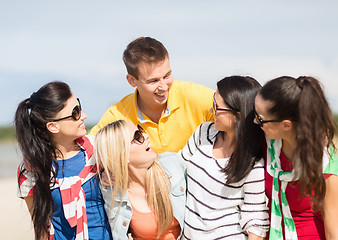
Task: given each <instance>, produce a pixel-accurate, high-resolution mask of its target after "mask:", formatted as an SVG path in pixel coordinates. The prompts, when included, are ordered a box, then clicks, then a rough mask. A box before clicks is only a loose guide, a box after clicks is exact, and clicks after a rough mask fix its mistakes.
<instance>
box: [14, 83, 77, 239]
mask: <svg viewBox="0 0 338 240" xmlns="http://www.w3.org/2000/svg"><path fill="white" fill-rule="evenodd" d="M71 96H72V92H71V90H70V88H69V86H68V85H67V84H66V83H64V82H59V81H55V82H50V83H47V84H45V85H44V86H42V87H41V88H40V89H39V90H38V91H37V92H34V93H33V94H32V95H31V96H30V97H29V98H27V99H25V100H23V101H22V102H21V103H20V104H19V106H18V108H17V110H16V113H15V121H14V123H15V130H16V138H17V140H18V143H19V147H20V149H21V151H22V154H23V156H24V162H25V164H24V165H25V166H22V167H21V172H20V174H19V178H20V177H21V175H22V174H23V173H24V172H25V171H27V170H29V171H30V172H32V174H33V176H34V180H35V185H34V190H33V214H32V220H33V224H34V232H35V238H36V239H41V237H42V236H48V235H49V230H48V225H47V222H48V220H49V219H51V218H52V213H53V204H54V203H53V199H52V195H51V191H50V183H51V181H52V183H53V181H55V178H56V173H57V171H58V164H57V161H54V160H53V159H56V157H57V156H59V155H62V154H61V152H60V151H59V150H58V149H57V148H56V146H55V144H54V143H53V141H52V138H51V133H50V132H49V131H48V129H47V127H46V124H47V123H48V122H49V121H51V120H52V119H54V118H55V116H56V115H57V114H58V113H59V112H60V111H61V110H62V109H63V108H64V107H65V104H66V102H67V100H68V99H69V98H70V97H71ZM53 161H54V164H55V171H54V169H53V168H52V164H53ZM24 167H25V168H24Z"/></svg>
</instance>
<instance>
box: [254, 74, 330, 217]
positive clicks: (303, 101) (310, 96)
mask: <svg viewBox="0 0 338 240" xmlns="http://www.w3.org/2000/svg"><path fill="white" fill-rule="evenodd" d="M259 94H260V95H261V96H262V98H263V99H264V100H267V101H270V102H271V103H273V106H272V107H271V108H270V109H269V113H270V114H271V115H274V116H275V117H276V118H277V119H280V120H291V121H293V122H294V124H295V126H296V146H295V151H294V153H293V159H294V162H293V166H294V169H295V171H296V173H297V174H298V175H299V176H300V179H299V184H300V187H301V192H302V193H303V194H304V196H306V195H309V196H310V198H311V203H312V207H313V208H314V209H315V210H319V211H322V210H323V201H324V196H325V190H326V187H325V179H324V176H323V169H322V166H323V151H324V147H329V146H332V147H333V148H334V149H335V145H334V143H333V137H334V132H335V128H336V124H335V121H334V119H333V115H332V112H331V110H330V107H329V104H328V103H327V101H326V98H325V96H324V92H323V89H322V87H321V85H320V83H319V81H318V80H316V79H315V78H313V77H299V78H297V79H295V78H292V77H288V76H284V77H279V78H276V79H274V80H271V81H269V82H267V83H266V84H265V85H264V86H263V88H262V89H261V91H260V92H259Z"/></svg>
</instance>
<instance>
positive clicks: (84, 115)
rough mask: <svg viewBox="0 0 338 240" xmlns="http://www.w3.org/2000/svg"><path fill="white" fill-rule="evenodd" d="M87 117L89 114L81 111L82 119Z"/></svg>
mask: <svg viewBox="0 0 338 240" xmlns="http://www.w3.org/2000/svg"><path fill="white" fill-rule="evenodd" d="M87 117H88V115H87V114H86V113H85V112H83V111H81V119H82V120H85V119H86V118H87Z"/></svg>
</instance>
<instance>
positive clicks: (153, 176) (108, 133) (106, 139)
mask: <svg viewBox="0 0 338 240" xmlns="http://www.w3.org/2000/svg"><path fill="white" fill-rule="evenodd" d="M130 144H131V142H130V133H129V130H128V128H127V124H126V121H125V120H118V121H115V122H112V123H110V124H108V125H107V126H105V127H104V128H102V129H100V130H99V131H98V133H97V134H96V140H95V154H96V158H97V164H98V166H101V167H103V168H104V170H105V171H107V172H110V173H112V174H113V175H114V178H115V180H114V191H113V193H112V195H113V202H112V205H111V206H114V203H115V198H116V195H117V193H118V192H121V193H122V194H124V193H125V192H126V191H127V189H128V185H129V182H130V178H129V169H128V160H129V152H130ZM98 169H99V167H98ZM107 175H108V180H109V184H110V186H112V185H113V181H112V179H111V177H110V174H107ZM170 186H171V184H170V181H169V179H168V176H167V174H166V173H165V171H164V170H163V168H162V167H161V165H160V164H159V163H158V162H157V159H156V160H155V161H154V163H153V164H152V165H151V166H150V167H149V169H148V172H147V175H146V186H145V187H146V193H147V199H146V200H147V203H148V205H149V207H150V208H151V209H152V210H153V211H154V212H155V217H156V219H157V224H158V228H157V237H160V236H161V235H162V234H163V233H164V232H165V231H166V230H168V228H169V226H170V224H171V222H172V220H173V208H172V205H171V201H170Z"/></svg>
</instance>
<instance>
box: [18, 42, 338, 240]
mask: <svg viewBox="0 0 338 240" xmlns="http://www.w3.org/2000/svg"><path fill="white" fill-rule="evenodd" d="M123 61H124V63H125V65H126V68H127V77H126V78H127V81H128V83H129V84H130V85H131V86H132V87H134V88H136V89H135V92H134V93H132V94H129V95H127V96H126V97H124V98H123V99H122V100H120V101H119V102H118V103H116V104H113V105H112V106H111V107H110V108H109V109H108V110H107V111H106V112H105V113H104V115H103V116H102V118H101V120H100V121H99V122H98V124H97V125H96V126H94V127H93V128H92V129H91V131H90V133H89V134H88V135H87V132H86V129H85V124H84V120H85V119H86V118H87V115H86V114H85V113H84V112H83V111H82V106H81V103H80V100H79V99H78V98H76V96H74V94H73V93H72V91H71V89H70V87H69V86H68V85H67V84H66V83H64V82H61V81H53V82H50V83H47V84H45V85H44V86H42V87H41V88H40V89H39V90H38V91H37V92H34V93H33V94H32V95H31V96H30V97H29V98H27V99H25V100H23V101H22V102H21V103H20V104H19V106H18V108H17V110H16V114H15V128H16V136H17V140H18V143H19V146H20V149H21V151H22V153H23V162H22V164H21V165H20V166H19V168H18V185H19V187H18V196H19V197H21V198H23V199H24V200H25V202H26V204H27V207H28V209H29V211H30V213H31V216H32V221H33V225H34V232H35V238H36V239H39V240H40V239H128V238H130V237H131V238H133V239H165V240H171V239H249V240H255V239H272V240H275V239H276V240H277V239H292V240H293V239H338V224H337V223H338V201H337V199H338V176H337V175H338V159H337V156H336V154H335V144H334V141H333V138H334V134H335V130H336V124H335V121H334V118H333V115H332V112H331V110H330V107H329V105H328V103H327V100H326V98H325V96H324V93H323V90H322V87H321V84H320V83H319V81H318V80H316V79H315V78H313V77H303V76H302V77H298V78H293V77H289V76H282V77H279V78H276V79H273V80H270V81H268V82H267V83H266V84H265V85H264V86H261V85H260V84H259V83H258V82H257V81H256V80H255V79H254V78H252V77H249V76H229V77H225V78H223V79H221V80H220V81H218V83H217V88H216V91H214V90H212V89H209V88H207V87H205V86H203V85H201V84H195V83H192V82H183V81H178V80H175V81H174V80H173V76H172V71H171V67H170V63H169V54H168V52H167V50H166V48H165V47H164V46H163V44H162V43H160V42H159V41H157V40H156V39H153V38H150V37H140V38H137V39H135V40H134V41H132V42H131V43H130V44H129V45H128V46H127V48H126V49H125V51H124V53H123Z"/></svg>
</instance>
